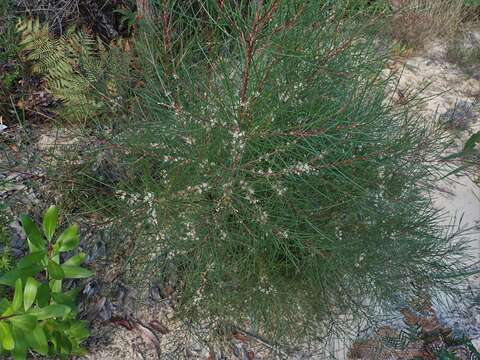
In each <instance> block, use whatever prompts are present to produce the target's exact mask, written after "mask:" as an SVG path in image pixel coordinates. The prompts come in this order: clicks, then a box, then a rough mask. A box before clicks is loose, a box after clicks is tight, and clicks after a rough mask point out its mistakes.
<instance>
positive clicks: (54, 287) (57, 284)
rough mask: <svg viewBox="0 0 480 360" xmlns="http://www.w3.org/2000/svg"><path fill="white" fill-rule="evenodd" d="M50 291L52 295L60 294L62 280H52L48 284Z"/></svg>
mask: <svg viewBox="0 0 480 360" xmlns="http://www.w3.org/2000/svg"><path fill="white" fill-rule="evenodd" d="M48 285H49V286H50V291H51V292H52V293H58V292H61V291H62V280H50V282H49V283H48Z"/></svg>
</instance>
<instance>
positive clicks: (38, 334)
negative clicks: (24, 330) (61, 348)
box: [27, 325, 48, 355]
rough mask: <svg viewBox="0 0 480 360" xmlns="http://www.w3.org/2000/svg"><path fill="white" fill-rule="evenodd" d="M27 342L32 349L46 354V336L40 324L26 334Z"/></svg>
mask: <svg viewBox="0 0 480 360" xmlns="http://www.w3.org/2000/svg"><path fill="white" fill-rule="evenodd" d="M27 342H28V344H29V345H30V346H31V347H32V348H33V350H35V351H36V352H38V353H39V354H42V355H48V342H47V336H46V335H45V331H44V330H43V328H42V327H41V326H40V325H38V326H37V327H36V328H35V330H33V331H32V332H31V333H29V334H27Z"/></svg>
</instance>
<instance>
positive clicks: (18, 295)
mask: <svg viewBox="0 0 480 360" xmlns="http://www.w3.org/2000/svg"><path fill="white" fill-rule="evenodd" d="M22 304H23V284H22V279H17V281H15V292H14V293H13V300H12V309H13V311H17V310H18V309H20V307H21V306H22Z"/></svg>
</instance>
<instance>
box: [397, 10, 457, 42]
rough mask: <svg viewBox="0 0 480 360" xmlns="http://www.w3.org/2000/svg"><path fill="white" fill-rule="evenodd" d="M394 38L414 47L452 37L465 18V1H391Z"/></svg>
mask: <svg viewBox="0 0 480 360" xmlns="http://www.w3.org/2000/svg"><path fill="white" fill-rule="evenodd" d="M391 5H392V7H393V9H394V15H393V20H392V25H391V33H392V36H393V37H394V39H396V40H397V41H400V42H402V43H404V44H407V45H408V46H411V47H413V48H416V49H418V48H422V47H423V45H424V44H425V42H426V41H428V40H431V39H434V38H438V37H442V38H447V39H451V38H452V37H454V36H455V34H456V33H457V32H458V30H459V26H460V24H461V22H462V20H463V18H464V10H463V0H391Z"/></svg>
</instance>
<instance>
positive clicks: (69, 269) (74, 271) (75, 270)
mask: <svg viewBox="0 0 480 360" xmlns="http://www.w3.org/2000/svg"><path fill="white" fill-rule="evenodd" d="M62 269H63V272H64V273H65V278H67V279H83V278H88V277H90V276H92V275H93V273H92V272H91V271H90V270H88V269H85V268H83V267H81V266H69V265H62Z"/></svg>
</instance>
